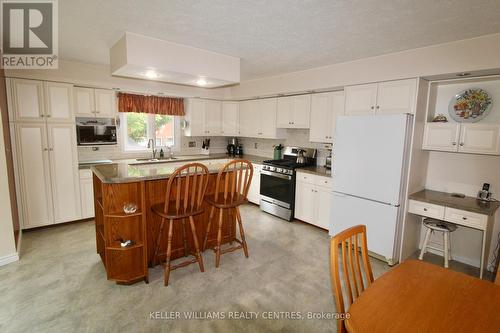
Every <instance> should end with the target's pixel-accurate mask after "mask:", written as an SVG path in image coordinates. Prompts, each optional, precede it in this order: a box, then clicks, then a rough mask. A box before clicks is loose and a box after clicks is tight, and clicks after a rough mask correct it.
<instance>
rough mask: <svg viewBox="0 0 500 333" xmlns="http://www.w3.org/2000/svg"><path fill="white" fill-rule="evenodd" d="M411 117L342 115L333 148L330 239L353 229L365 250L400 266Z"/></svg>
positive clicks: (411, 125) (338, 122)
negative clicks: (360, 231)
mask: <svg viewBox="0 0 500 333" xmlns="http://www.w3.org/2000/svg"><path fill="white" fill-rule="evenodd" d="M412 127H413V116H412V115H407V114H402V115H377V116H341V117H339V118H338V119H337V126H336V132H335V143H334V147H333V166H332V177H333V196H332V198H333V199H332V218H331V221H330V235H331V236H333V235H335V234H337V233H339V232H340V231H342V230H344V229H347V228H349V227H352V226H354V225H358V224H364V225H366V228H367V239H368V250H369V251H370V252H371V253H372V254H375V255H376V256H378V257H380V258H381V259H384V260H385V261H387V262H388V263H389V264H390V265H392V264H396V263H397V262H398V261H399V254H400V245H401V244H400V243H401V238H402V236H401V230H402V222H403V221H402V220H403V211H402V210H403V208H402V207H404V200H405V196H406V195H405V193H406V179H407V173H408V167H407V164H408V156H409V150H410V149H409V146H410V141H411V132H412Z"/></svg>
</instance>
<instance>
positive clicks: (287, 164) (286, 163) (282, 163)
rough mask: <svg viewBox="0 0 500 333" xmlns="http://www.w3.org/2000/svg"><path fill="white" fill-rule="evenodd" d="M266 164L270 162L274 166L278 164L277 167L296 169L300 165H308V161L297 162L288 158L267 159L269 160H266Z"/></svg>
mask: <svg viewBox="0 0 500 333" xmlns="http://www.w3.org/2000/svg"><path fill="white" fill-rule="evenodd" d="M264 163H265V164H269V165H274V166H277V167H281V168H288V169H296V168H300V167H305V166H307V164H306V163H297V162H295V161H293V160H286V159H282V160H267V161H264Z"/></svg>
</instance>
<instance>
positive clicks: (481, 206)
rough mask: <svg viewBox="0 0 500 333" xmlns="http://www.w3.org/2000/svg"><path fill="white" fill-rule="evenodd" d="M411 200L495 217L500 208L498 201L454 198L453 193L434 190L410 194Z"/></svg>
mask: <svg viewBox="0 0 500 333" xmlns="http://www.w3.org/2000/svg"><path fill="white" fill-rule="evenodd" d="M409 198H410V199H413V200H417V201H423V202H428V203H431V204H436V205H441V206H446V207H450V208H456V209H461V210H465V211H470V212H474V213H478V214H484V215H488V216H490V215H493V214H494V213H495V211H496V210H497V209H498V207H500V202H498V201H482V200H479V199H477V198H474V197H464V198H460V197H455V196H452V194H451V193H446V192H439V191H432V190H422V191H419V192H416V193H413V194H410V196H409Z"/></svg>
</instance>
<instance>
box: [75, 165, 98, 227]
mask: <svg viewBox="0 0 500 333" xmlns="http://www.w3.org/2000/svg"><path fill="white" fill-rule="evenodd" d="M79 173H80V199H81V206H82V219H88V218H92V217H94V216H95V213H94V184H93V180H92V171H91V170H90V169H85V170H80V171H79Z"/></svg>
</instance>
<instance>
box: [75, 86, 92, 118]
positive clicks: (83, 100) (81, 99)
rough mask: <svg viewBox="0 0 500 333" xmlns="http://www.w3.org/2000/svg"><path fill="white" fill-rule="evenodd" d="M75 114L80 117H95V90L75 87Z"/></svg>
mask: <svg viewBox="0 0 500 333" xmlns="http://www.w3.org/2000/svg"><path fill="white" fill-rule="evenodd" d="M74 96H75V114H76V115H77V116H80V117H95V109H94V103H95V102H94V100H95V97H94V96H95V95H94V89H92V88H84V87H75V88H74Z"/></svg>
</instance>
